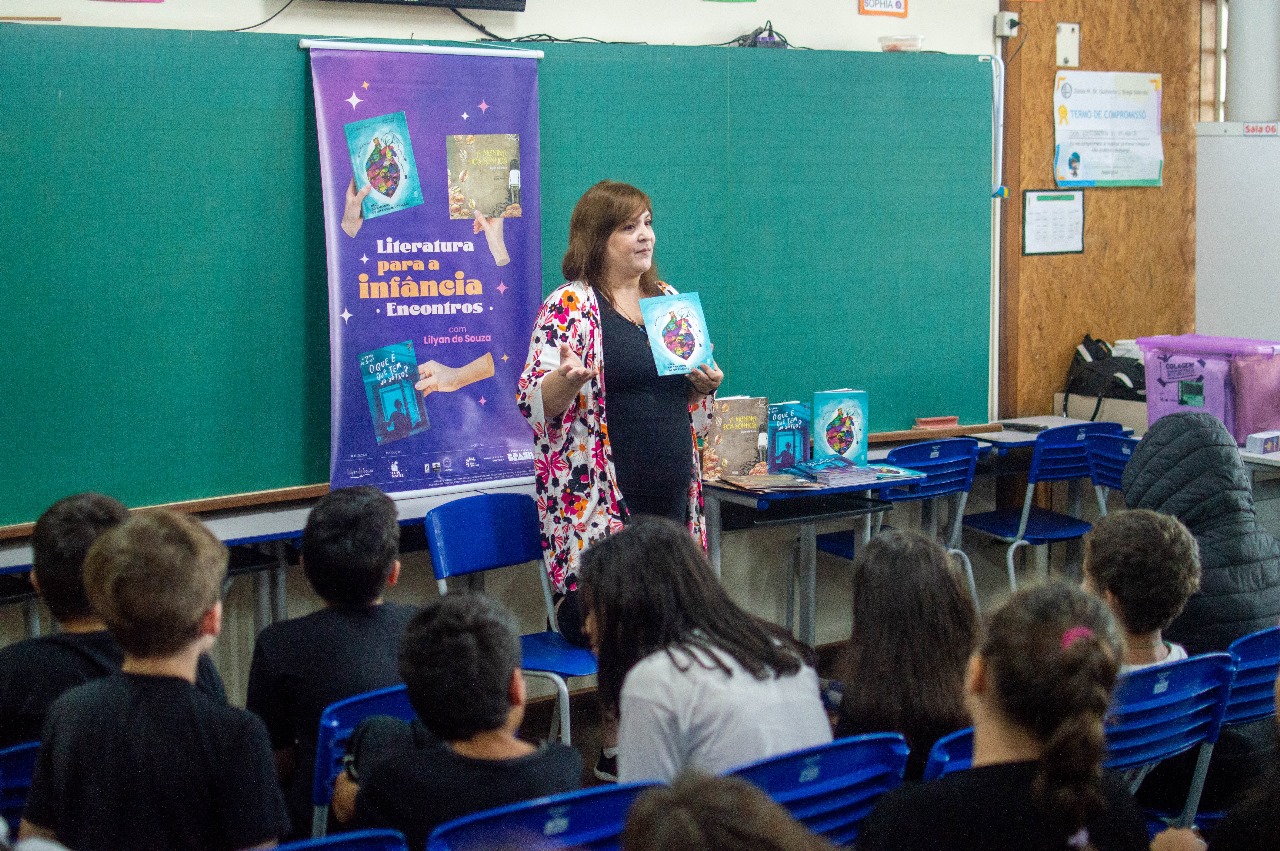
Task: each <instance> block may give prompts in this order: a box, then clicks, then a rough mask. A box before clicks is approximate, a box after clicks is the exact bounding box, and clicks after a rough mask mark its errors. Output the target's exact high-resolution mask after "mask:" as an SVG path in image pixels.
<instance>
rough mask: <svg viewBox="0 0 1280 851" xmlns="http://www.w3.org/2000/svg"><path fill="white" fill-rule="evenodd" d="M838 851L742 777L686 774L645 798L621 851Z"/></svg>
mask: <svg viewBox="0 0 1280 851" xmlns="http://www.w3.org/2000/svg"><path fill="white" fill-rule="evenodd" d="M672 848H679V849H681V851H742V849H751V851H834V848H835V846H834V845H832V844H831V843H829V842H827V840H825V839H823V838H822V837H820V836H818V835H817V834H815V833H813V832H812V831H810V830H809V829H808V828H807V827H805V826H804V825H802V824H800V822H798V821H796V820H795V819H794V818H792V817H791V814H790V813H788V812H787V811H786V810H785V809H783V808H782V806H781V805H779V804H777V803H776V802H774V801H773V800H772V799H770V797H769V796H768V795H766V794H765V793H764V792H763V791H761V790H760V789H759V788H758V787H757V786H754V785H753V784H751V783H748V782H747V781H746V780H743V779H742V778H740V777H713V776H710V775H707V774H702V773H700V772H698V771H696V770H686V771H683V772H681V773H680V775H679V776H677V777H676V779H675V781H674V782H673V783H672V784H671V785H670V786H654V787H653V788H650V789H647V790H645V791H644V792H643V793H641V794H640V796H639V797H638V798H636V801H635V803H634V804H632V805H631V810H630V811H629V812H628V813H627V823H626V826H625V827H624V828H623V831H622V851H667V849H672Z"/></svg>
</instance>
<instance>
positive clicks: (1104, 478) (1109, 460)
mask: <svg viewBox="0 0 1280 851" xmlns="http://www.w3.org/2000/svg"><path fill="white" fill-rule="evenodd" d="M1086 442H1087V444H1088V447H1089V477H1090V478H1091V479H1093V483H1094V484H1095V485H1098V486H1099V487H1104V488H1111V489H1112V490H1120V479H1121V477H1123V476H1124V468H1125V466H1126V465H1127V464H1128V463H1129V459H1130V458H1131V457H1132V456H1133V450H1134V449H1135V448H1136V447H1137V445H1138V444H1139V443H1140V442H1141V441H1139V440H1138V439H1137V438H1135V437H1125V436H1124V435H1122V434H1090V435H1089V437H1088V440H1087V441H1086Z"/></svg>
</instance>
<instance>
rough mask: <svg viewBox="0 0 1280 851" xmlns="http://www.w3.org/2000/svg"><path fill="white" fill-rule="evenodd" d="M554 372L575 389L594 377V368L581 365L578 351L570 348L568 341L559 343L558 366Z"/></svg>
mask: <svg viewBox="0 0 1280 851" xmlns="http://www.w3.org/2000/svg"><path fill="white" fill-rule="evenodd" d="M556 373H557V374H559V375H560V376H561V377H562V378H565V379H567V380H568V381H569V383H570V384H572V385H573V388H574V389H575V390H577V389H578V388H579V387H581V386H582V385H584V384H586V383H587V382H588V381H590V380H591V379H592V378H594V377H595V374H596V371H595V370H594V369H587V368H586V367H585V366H583V365H582V358H580V357H578V353H577V352H575V351H574V350H573V349H572V348H570V346H569V344H568V343H561V344H560V366H559V367H558V368H557V369H556Z"/></svg>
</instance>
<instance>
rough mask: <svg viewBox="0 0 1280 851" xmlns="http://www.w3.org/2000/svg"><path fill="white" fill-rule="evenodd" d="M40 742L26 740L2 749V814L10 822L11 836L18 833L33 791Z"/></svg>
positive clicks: (0, 763) (0, 806) (0, 778)
mask: <svg viewBox="0 0 1280 851" xmlns="http://www.w3.org/2000/svg"><path fill="white" fill-rule="evenodd" d="M38 753H40V743H39V742H24V743H23V744H20V745H13V746H12V747H8V748H4V749H3V750H0V816H3V817H4V820H5V821H7V822H8V823H9V836H10V837H13V838H16V837H17V835H18V821H19V820H20V819H21V818H22V808H23V807H25V806H26V804H27V793H28V792H30V791H31V775H32V774H33V773H35V769H36V755H37V754H38Z"/></svg>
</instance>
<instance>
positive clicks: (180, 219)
mask: <svg viewBox="0 0 1280 851" xmlns="http://www.w3.org/2000/svg"><path fill="white" fill-rule="evenodd" d="M546 52H547V57H546V59H545V60H544V61H543V63H542V64H541V66H540V88H541V92H540V106H541V136H542V145H543V150H542V164H543V175H542V186H543V193H544V196H543V215H544V220H543V256H544V267H545V279H544V289H545V290H548V291H549V290H550V289H551V288H553V287H554V286H556V285H557V284H558V283H559V281H560V276H559V258H560V257H561V255H562V254H563V251H564V246H565V242H566V239H567V222H568V217H569V211H570V210H571V209H572V206H573V203H574V202H575V201H576V200H577V197H578V196H579V195H580V194H581V193H582V192H583V191H584V190H585V189H586V187H587V186H589V185H590V184H591V183H594V182H595V181H597V180H600V179H603V178H605V177H609V178H613V179H618V180H626V181H629V182H632V183H635V184H637V185H639V186H641V187H642V188H644V189H645V190H646V191H648V192H649V193H650V195H651V196H652V197H653V199H654V206H655V219H656V226H657V231H658V235H659V243H658V252H657V256H658V261H659V265H660V268H661V270H662V273H663V277H664V278H665V279H666V280H669V281H670V282H671V283H672V284H674V285H675V286H677V287H679V288H681V289H685V290H698V291H699V292H701V293H702V299H703V303H704V305H705V307H706V311H707V317H708V322H709V324H710V326H711V331H712V334H713V337H714V339H715V341H716V343H717V348H716V354H717V357H718V359H719V361H720V362H721V364H722V365H723V366H724V368H725V370H726V373H727V374H728V379H727V384H726V388H725V390H726V392H732V393H752V394H766V395H768V396H770V397H771V398H774V399H784V398H786V399H789V398H806V397H807V396H808V395H809V394H810V393H811V392H812V391H813V390H815V389H822V388H829V387H843V386H856V387H861V388H864V389H867V390H869V391H871V425H872V428H873V429H874V430H882V429H890V428H899V427H903V426H906V425H909V424H910V420H911V418H912V417H914V416H918V415H923V414H940V413H954V414H959V415H960V417H961V419H962V421H966V422H970V421H979V420H983V419H985V417H986V413H987V410H986V407H987V390H986V388H987V359H988V351H989V349H988V331H989V319H988V314H989V310H990V298H989V294H988V293H989V281H990V245H991V214H990V202H989V195H990V186H989V180H990V168H991V155H990V150H991V129H990V128H991V104H990V92H991V77H990V68H989V66H987V65H986V64H984V63H981V62H979V61H978V59H977V58H976V57H972V56H940V55H916V56H906V55H901V54H899V55H880V54H864V53H832V52H802V51H765V50H730V49H725V48H689V47H624V46H581V45H549V46H547V47H546ZM0 79H4V80H5V81H6V84H5V86H4V87H2V88H0V143H2V144H3V150H4V151H5V156H4V157H3V158H0V180H3V184H4V185H5V186H6V192H5V198H6V203H4V204H3V205H0V245H3V246H4V250H3V252H0V274H3V279H4V288H3V296H0V298H2V299H3V301H0V340H3V344H2V345H3V351H4V358H3V370H2V371H0V376H2V377H0V445H2V446H3V452H0V525H5V524H12V523H21V522H26V521H30V520H32V519H34V518H35V517H36V515H38V514H39V512H40V511H41V510H43V509H44V508H45V507H46V506H47V505H48V504H49V503H50V502H52V501H53V500H55V499H57V498H59V497H60V496H63V495H65V494H68V493H72V492H75V491H79V490H85V489H97V490H102V491H105V492H108V493H111V494H114V495H116V496H118V497H120V498H121V499H122V500H124V501H125V502H126V503H128V504H130V505H145V504H155V503H163V502H172V501H179V500H187V499H199V498H205V497H214V496H223V495H229V494H237V493H245V492H252V491H259V490H269V489H274V488H283V487H290V486H296V485H304V484H312V483H316V482H323V481H325V479H326V478H327V475H328V453H329V383H328V340H327V317H326V310H327V296H326V291H325V263H324V236H323V228H322V220H321V203H320V193H319V187H318V181H317V179H316V176H317V174H318V165H317V155H316V140H315V126H314V125H315V120H314V115H313V108H312V98H311V91H310V84H309V80H308V73H307V56H306V53H305V51H302V50H299V49H298V37H297V36H289V35H266V34H230V33H206V32H173V31H160V30H124V29H86V28H73V27H25V26H16V25H0Z"/></svg>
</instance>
